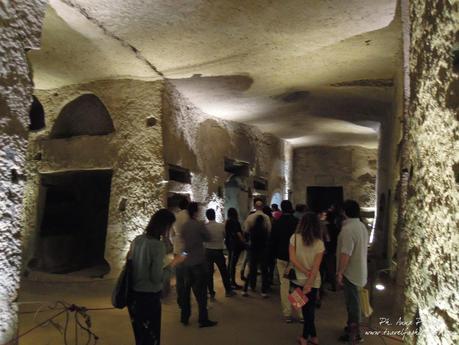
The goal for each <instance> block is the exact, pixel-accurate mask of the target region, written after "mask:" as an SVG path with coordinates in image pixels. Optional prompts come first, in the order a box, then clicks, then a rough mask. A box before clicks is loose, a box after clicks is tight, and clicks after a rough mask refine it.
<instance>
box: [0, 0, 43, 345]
mask: <svg viewBox="0 0 459 345" xmlns="http://www.w3.org/2000/svg"><path fill="white" fill-rule="evenodd" d="M44 11H45V1H40V0H31V1H11V2H10V1H8V2H2V4H0V21H1V25H0V71H1V73H0V147H1V150H0V253H1V255H0V343H1V344H4V343H7V342H9V341H10V340H11V339H12V338H13V337H14V336H15V335H16V330H17V315H16V313H17V306H16V304H15V301H16V299H17V291H18V288H19V270H20V265H21V236H20V228H21V227H20V221H21V215H22V214H21V213H22V195H23V187H24V181H25V171H24V163H25V156H26V147H27V132H28V123H29V120H28V111H29V108H30V105H31V103H32V80H31V75H30V69H29V65H28V62H27V57H26V50H28V49H36V48H38V47H39V39H40V32H41V25H42V20H43V16H44Z"/></svg>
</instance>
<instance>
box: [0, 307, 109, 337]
mask: <svg viewBox="0 0 459 345" xmlns="http://www.w3.org/2000/svg"><path fill="white" fill-rule="evenodd" d="M46 307H47V308H45V303H42V304H40V306H39V307H38V308H37V310H36V311H23V312H19V314H34V317H33V321H34V322H35V321H36V319H37V316H38V315H39V314H40V313H43V312H48V311H56V310H58V311H59V312H57V313H56V314H54V315H53V316H51V317H49V318H47V319H46V320H44V321H41V322H39V323H37V324H36V325H35V326H33V327H32V328H30V329H29V330H27V331H25V332H23V333H21V334H19V335H17V336H16V337H14V338H13V339H11V340H10V341H9V342H7V343H5V344H2V345H15V344H17V343H18V341H19V339H20V338H23V337H25V336H26V335H28V334H29V333H31V332H33V331H34V330H36V329H38V328H40V327H43V326H45V325H47V324H51V325H53V326H54V327H55V328H56V329H57V331H58V332H59V333H60V334H61V335H62V336H63V338H64V345H70V342H69V340H70V335H69V324H70V316H71V315H72V314H73V321H74V325H75V329H74V343H73V344H72V345H79V344H80V340H82V339H80V338H79V337H78V333H79V332H81V331H83V332H84V333H85V334H86V335H87V339H86V342H85V343H84V345H96V344H97V341H98V340H99V337H98V336H97V335H96V334H95V333H94V332H93V331H92V330H91V327H92V322H91V316H90V315H89V313H88V312H89V311H102V310H112V309H115V308H113V307H103V308H86V307H84V306H78V305H76V304H70V303H67V302H65V301H56V302H55V303H54V304H53V305H47V306H46ZM62 314H65V319H64V326H63V327H61V325H59V324H58V323H57V322H55V321H54V319H56V318H57V317H59V316H61V315H62Z"/></svg>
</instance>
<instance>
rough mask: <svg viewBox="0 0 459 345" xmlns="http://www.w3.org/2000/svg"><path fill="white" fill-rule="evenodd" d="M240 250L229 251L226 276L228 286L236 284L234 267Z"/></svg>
mask: <svg viewBox="0 0 459 345" xmlns="http://www.w3.org/2000/svg"><path fill="white" fill-rule="evenodd" d="M241 253H242V250H239V249H232V250H229V259H228V274H229V280H230V284H233V285H234V284H236V266H237V262H238V261H239V256H240V255H241Z"/></svg>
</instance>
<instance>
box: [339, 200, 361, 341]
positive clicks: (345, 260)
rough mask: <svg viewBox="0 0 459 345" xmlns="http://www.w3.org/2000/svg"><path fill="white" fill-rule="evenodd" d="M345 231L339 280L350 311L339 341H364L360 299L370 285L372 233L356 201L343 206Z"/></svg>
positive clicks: (340, 244)
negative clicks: (369, 268)
mask: <svg viewBox="0 0 459 345" xmlns="http://www.w3.org/2000/svg"><path fill="white" fill-rule="evenodd" d="M343 215H344V217H345V220H344V221H343V223H342V228H341V232H340V233H339V236H338V247H337V252H336V257H337V267H338V271H337V273H336V279H337V282H338V284H339V285H340V286H343V287H344V299H345V302H346V309H347V327H346V328H345V329H346V333H345V334H343V335H342V336H341V337H340V338H339V340H341V341H350V342H354V343H355V342H360V341H363V339H362V337H361V334H360V328H359V325H360V314H361V310H360V299H359V290H360V289H361V288H362V287H364V286H365V285H366V284H367V274H368V273H367V254H368V230H367V228H366V227H365V225H364V224H363V223H362V222H361V221H360V206H359V204H358V203H357V202H356V201H354V200H346V201H345V202H344V204H343Z"/></svg>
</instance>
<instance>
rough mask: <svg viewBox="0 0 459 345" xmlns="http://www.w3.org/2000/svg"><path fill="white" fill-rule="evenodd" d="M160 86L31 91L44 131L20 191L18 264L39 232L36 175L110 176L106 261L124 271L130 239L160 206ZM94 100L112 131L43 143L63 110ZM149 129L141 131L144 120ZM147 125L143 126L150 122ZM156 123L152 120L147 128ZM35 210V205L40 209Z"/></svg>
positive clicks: (33, 144) (35, 141)
mask: <svg viewBox="0 0 459 345" xmlns="http://www.w3.org/2000/svg"><path fill="white" fill-rule="evenodd" d="M163 87H164V83H163V82H162V81H156V82H142V81H134V80H107V81H96V82H92V83H88V84H82V85H72V86H66V87H62V88H59V89H54V90H37V91H36V92H35V95H36V97H37V98H38V99H39V101H40V102H41V103H42V105H43V108H44V110H45V115H46V119H45V120H46V128H45V129H43V130H42V131H39V132H37V133H33V134H32V135H31V136H30V145H29V150H28V152H27V176H28V180H27V185H26V189H25V193H26V196H25V219H24V230H23V238H24V254H23V255H24V265H27V264H28V263H29V262H30V260H31V259H32V258H33V257H34V255H35V250H36V248H35V247H36V243H37V234H38V233H39V229H40V224H39V219H40V212H41V211H42V204H43V203H40V199H43V195H40V174H42V173H53V172H64V171H79V170H99V169H111V170H112V171H113V176H112V182H111V193H110V206H109V214H108V226H107V236H106V245H105V259H106V260H107V261H108V263H109V264H110V267H111V271H110V276H115V275H117V273H118V272H119V270H120V269H121V267H122V265H123V264H124V259H125V256H126V252H127V250H128V245H129V242H130V240H132V239H133V238H134V237H135V236H136V235H138V234H139V233H141V232H142V231H143V230H144V228H145V226H146V224H147V222H148V220H149V218H150V216H151V215H152V214H153V212H154V211H155V210H157V209H159V208H161V207H163V205H164V200H165V193H164V185H163V184H161V181H162V180H164V163H163V143H162V122H161V121H162V120H161V112H162V110H161V106H162V93H163ZM88 93H90V94H94V95H96V96H97V97H98V98H99V99H100V101H101V102H102V103H103V104H104V105H105V107H106V108H107V110H108V113H109V114H110V116H111V119H112V121H113V125H114V128H115V130H114V132H112V133H110V134H107V135H100V136H88V135H81V136H75V137H70V138H63V139H50V138H49V135H50V132H51V129H52V127H53V125H54V123H55V122H56V119H57V117H58V115H59V113H60V111H61V110H62V108H63V107H64V106H65V105H66V104H68V103H69V102H71V101H72V100H74V99H75V98H77V97H79V96H81V95H82V94H88ZM151 117H153V118H155V119H156V124H155V125H153V126H149V125H147V119H148V118H151ZM151 121H152V120H151V119H150V122H151ZM153 122H155V121H153ZM40 205H41V206H40Z"/></svg>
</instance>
